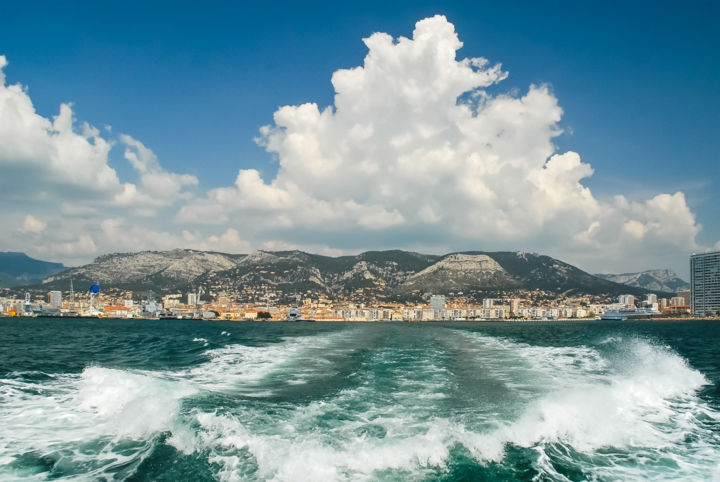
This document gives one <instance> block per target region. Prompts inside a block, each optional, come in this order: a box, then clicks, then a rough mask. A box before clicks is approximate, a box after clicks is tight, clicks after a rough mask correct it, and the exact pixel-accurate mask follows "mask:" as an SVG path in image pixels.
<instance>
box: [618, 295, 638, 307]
mask: <svg viewBox="0 0 720 482" xmlns="http://www.w3.org/2000/svg"><path fill="white" fill-rule="evenodd" d="M618 303H620V304H621V305H625V306H635V297H634V296H633V295H620V296H619V297H618Z"/></svg>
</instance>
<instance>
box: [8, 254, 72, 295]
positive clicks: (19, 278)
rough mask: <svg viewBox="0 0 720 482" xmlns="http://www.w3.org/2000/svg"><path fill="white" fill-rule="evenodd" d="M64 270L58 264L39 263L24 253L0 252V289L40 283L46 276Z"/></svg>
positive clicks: (63, 267)
mask: <svg viewBox="0 0 720 482" xmlns="http://www.w3.org/2000/svg"><path fill="white" fill-rule="evenodd" d="M64 269H66V268H65V266H63V265H62V264H60V263H50V262H48V261H40V260H38V259H34V258H31V257H30V256H28V255H26V254H25V253H16V252H12V251H1V252H0V288H7V287H12V286H24V285H33V284H36V283H40V282H41V281H42V280H44V279H45V278H47V277H48V276H51V275H53V274H55V273H58V272H60V271H63V270H64Z"/></svg>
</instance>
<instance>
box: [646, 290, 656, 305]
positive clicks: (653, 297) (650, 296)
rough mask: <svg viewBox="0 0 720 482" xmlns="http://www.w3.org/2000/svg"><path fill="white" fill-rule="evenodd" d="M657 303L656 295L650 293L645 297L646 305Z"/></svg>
mask: <svg viewBox="0 0 720 482" xmlns="http://www.w3.org/2000/svg"><path fill="white" fill-rule="evenodd" d="M657 302H658V298H657V295H656V294H653V293H650V294H648V295H647V300H646V301H645V303H646V304H648V305H652V304H655V303H657Z"/></svg>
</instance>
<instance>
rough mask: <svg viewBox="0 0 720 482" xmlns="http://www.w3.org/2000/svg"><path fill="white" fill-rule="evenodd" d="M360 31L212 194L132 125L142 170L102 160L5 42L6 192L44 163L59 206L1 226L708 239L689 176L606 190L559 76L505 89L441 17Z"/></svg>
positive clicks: (229, 236) (676, 255)
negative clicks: (579, 142)
mask: <svg viewBox="0 0 720 482" xmlns="http://www.w3.org/2000/svg"><path fill="white" fill-rule="evenodd" d="M365 44H366V46H367V48H368V53H367V55H366V57H365V59H364V61H363V63H362V65H360V66H357V67H354V68H351V69H343V70H338V71H337V72H335V73H334V74H333V76H332V85H333V87H334V90H335V97H334V102H333V105H331V106H328V107H325V108H321V107H319V106H318V105H317V104H315V103H305V104H301V105H289V106H283V107H280V108H278V109H277V111H276V112H275V114H274V116H273V124H272V125H268V126H264V127H263V128H262V129H261V130H260V136H259V137H258V139H256V140H257V142H258V143H259V144H260V145H261V146H263V147H264V148H265V149H266V150H267V152H268V153H269V154H270V155H271V156H272V157H273V158H275V159H277V161H278V165H277V172H276V173H275V174H273V175H270V176H266V178H265V179H264V178H263V177H262V176H261V174H260V172H259V171H258V170H255V169H240V170H239V172H238V174H237V177H236V179H235V182H234V183H233V184H231V185H229V186H223V187H217V188H214V189H210V190H209V191H208V192H207V193H205V194H204V195H200V196H198V195H196V194H195V192H194V189H195V188H196V186H197V185H198V180H197V178H195V177H194V176H189V175H181V174H176V173H173V172H169V171H167V170H165V169H163V168H162V166H161V165H160V163H159V161H158V158H157V156H156V155H155V154H154V153H153V152H152V150H151V149H149V148H148V147H146V146H145V145H144V144H143V143H142V142H140V141H138V140H136V139H134V138H133V137H130V136H127V135H121V136H119V137H118V140H119V144H120V145H121V146H122V147H123V148H124V157H125V159H126V160H127V161H128V162H129V163H130V165H131V166H132V167H133V169H134V171H135V173H136V175H137V181H135V182H129V181H126V180H120V179H119V178H118V175H117V173H116V172H115V170H113V169H112V168H111V167H110V166H109V165H108V155H109V153H110V151H111V149H112V148H113V142H112V141H110V140H107V139H106V138H103V137H102V136H101V135H100V131H99V130H98V129H96V128H95V127H93V126H90V125H88V124H82V125H81V126H80V128H76V127H75V123H74V121H73V118H72V110H71V107H70V106H69V105H68V104H63V105H62V106H61V108H60V113H59V114H58V115H57V116H56V117H55V118H53V119H46V118H44V117H42V116H40V115H38V114H37V113H36V112H35V110H34V107H33V105H32V102H31V100H30V97H29V96H28V93H27V91H26V90H25V89H24V88H23V87H22V86H20V85H10V86H7V85H5V84H6V82H5V77H4V73H3V70H2V69H3V67H4V66H5V65H6V61H5V58H4V57H0V170H1V172H2V173H3V174H5V175H4V176H0V189H2V191H0V199H3V198H4V199H18V198H20V199H27V198H28V197H29V194H28V192H27V189H28V188H27V187H23V182H17V181H18V179H20V180H21V181H25V180H28V179H33V183H31V188H30V189H32V190H33V191H34V194H33V195H32V197H33V199H34V200H36V201H37V200H39V201H38V202H42V200H43V199H45V200H46V201H47V202H46V204H45V205H44V206H45V207H41V208H37V209H36V210H35V211H32V214H28V216H31V215H32V216H36V217H33V219H35V220H36V221H37V220H39V219H45V220H47V227H45V228H43V229H44V230H42V231H41V232H42V236H38V235H37V233H35V234H33V231H32V229H39V228H38V227H37V226H39V225H37V224H35V225H34V226H35V227H34V228H33V227H32V226H33V223H32V222H30V224H28V223H27V219H26V220H25V222H24V223H23V224H22V225H23V228H22V229H18V230H14V231H13V232H12V233H5V234H2V233H0V241H2V242H3V243H5V244H7V245H8V246H9V245H10V244H13V245H15V246H17V245H23V246H25V245H27V243H30V248H32V249H35V250H36V252H45V253H47V254H48V256H57V255H58V253H66V259H71V260H77V259H80V258H81V257H82V255H83V254H84V255H85V256H86V257H90V256H93V255H96V254H100V253H104V252H109V251H136V250H140V249H170V248H175V247H194V248H197V249H213V250H220V251H231V252H247V251H250V250H252V249H253V248H264V249H307V250H311V251H315V252H324V253H328V254H339V253H340V252H341V251H343V252H348V251H350V252H352V251H357V250H359V249H382V248H389V247H400V248H415V249H420V250H422V248H421V247H422V246H430V247H437V250H434V251H439V250H446V249H447V250H453V249H487V250H493V249H508V250H509V249H530V250H533V251H540V252H545V253H547V254H551V255H555V256H557V257H559V258H561V259H564V260H567V261H570V262H574V263H577V264H579V265H580V266H581V267H584V268H586V269H590V270H597V271H604V272H610V271H621V270H622V271H629V270H634V269H646V268H651V267H665V266H670V267H673V268H675V269H678V268H679V267H681V266H684V265H686V261H687V254H688V253H689V252H690V251H692V250H695V249H699V248H701V247H699V246H698V245H697V243H696V241H695V240H696V236H697V234H698V232H699V230H700V229H701V226H700V225H699V224H698V223H697V222H696V219H695V216H694V214H693V213H692V211H691V210H690V208H689V207H688V204H687V202H686V199H685V196H684V195H683V193H682V192H677V193H675V194H657V195H655V196H653V197H651V198H650V199H644V200H643V199H632V196H631V195H629V194H628V195H627V197H625V196H616V197H614V198H609V199H606V198H600V197H596V196H595V195H594V194H593V193H592V192H591V190H590V189H589V188H588V187H587V185H586V184H585V181H586V180H587V179H588V178H590V177H591V176H592V175H593V173H594V169H593V167H591V166H590V165H589V164H588V163H585V162H583V161H582V159H581V157H580V155H579V154H578V153H576V152H572V151H570V152H557V148H556V146H555V145H554V142H553V141H554V139H555V138H556V137H557V136H559V135H561V134H562V129H561V128H560V125H559V123H560V122H561V120H562V115H563V111H562V109H561V107H560V106H559V103H558V99H557V98H556V97H555V95H554V94H553V93H552V91H551V89H550V88H549V87H548V86H546V85H531V86H529V87H528V88H527V89H526V91H524V92H521V93H518V92H515V91H514V90H513V91H511V92H510V93H496V92H498V91H499V90H498V89H500V87H493V88H490V87H491V86H495V85H496V84H499V83H501V82H502V81H503V80H504V79H505V78H506V77H507V75H508V74H507V73H506V72H504V71H503V70H502V68H501V66H500V65H499V64H496V65H493V64H491V63H489V62H488V61H487V60H485V59H483V58H464V59H458V58H457V51H458V49H459V48H460V47H461V46H462V43H461V42H460V40H459V39H458V36H457V35H456V33H455V30H454V27H453V25H452V24H450V23H449V22H448V21H447V19H445V17H442V16H435V17H432V18H428V19H424V20H421V21H420V22H418V23H417V24H416V26H415V30H414V32H413V35H412V37H411V38H405V37H399V38H396V39H394V38H392V37H391V36H389V35H387V34H384V33H375V34H373V35H371V36H370V37H369V38H367V39H365ZM500 85H502V84H500ZM104 135H105V136H110V135H111V130H110V128H109V127H106V128H105V133H104ZM9 179H13V181H12V182H10V181H8V180H9ZM18 186H20V187H18ZM3 188H5V189H3ZM13 196H14V197H13ZM82 196H85V197H88V196H94V197H93V199H96V200H99V201H98V202H93V203H84V202H81V201H80V200H81V199H82ZM51 204H52V205H53V208H52V209H53V210H50V208H48V207H47V206H49V205H51ZM175 210H176V211H177V216H176V217H175V219H174V220H172V221H168V213H171V212H174V211H175ZM2 211H3V210H2V206H0V216H2V215H3V213H2ZM27 212H30V210H28V211H27ZM50 213H52V215H51V214H50ZM138 215H141V216H142V218H140V217H138ZM13 216H14V217H13V218H12V219H13V222H14V224H11V225H13V226H19V225H20V224H21V223H22V220H21V219H18V218H17V213H14V214H13ZM171 216H172V215H170V217H171ZM39 222H41V221H39ZM41 223H42V222H41ZM3 236H4V237H3ZM23 236H24V238H23ZM33 236H34V237H33ZM31 238H33V239H31ZM24 243H25V244H24ZM718 246H720V244H719V245H718ZM30 248H29V249H30Z"/></svg>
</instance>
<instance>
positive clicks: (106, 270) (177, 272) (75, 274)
mask: <svg viewBox="0 0 720 482" xmlns="http://www.w3.org/2000/svg"><path fill="white" fill-rule="evenodd" d="M243 257H244V256H243V255H239V256H238V255H232V254H224V253H214V252H206V251H196V250H192V249H174V250H172V251H141V252H139V253H116V254H107V255H104V256H100V257H98V258H97V259H95V261H93V262H92V263H90V264H87V265H85V266H80V267H77V268H70V269H68V270H65V271H63V272H61V273H57V274H55V275H53V276H50V277H48V278H46V279H45V280H44V281H43V286H44V287H46V288H48V289H49V288H53V289H63V290H66V289H69V287H70V280H71V279H72V280H73V283H74V286H75V288H76V289H78V288H79V289H83V288H84V287H85V285H87V286H90V285H91V284H93V283H98V284H100V285H101V286H102V287H104V288H110V287H112V288H122V289H128V290H138V291H141V290H148V289H154V290H156V291H161V292H163V291H172V290H175V289H177V288H178V287H181V286H185V285H188V284H189V283H192V281H193V280H195V279H196V278H197V277H198V276H200V275H202V274H204V273H207V272H209V271H223V270H227V269H229V268H231V267H233V266H235V265H236V264H237V262H238V261H239V260H240V259H242V258H243Z"/></svg>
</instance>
